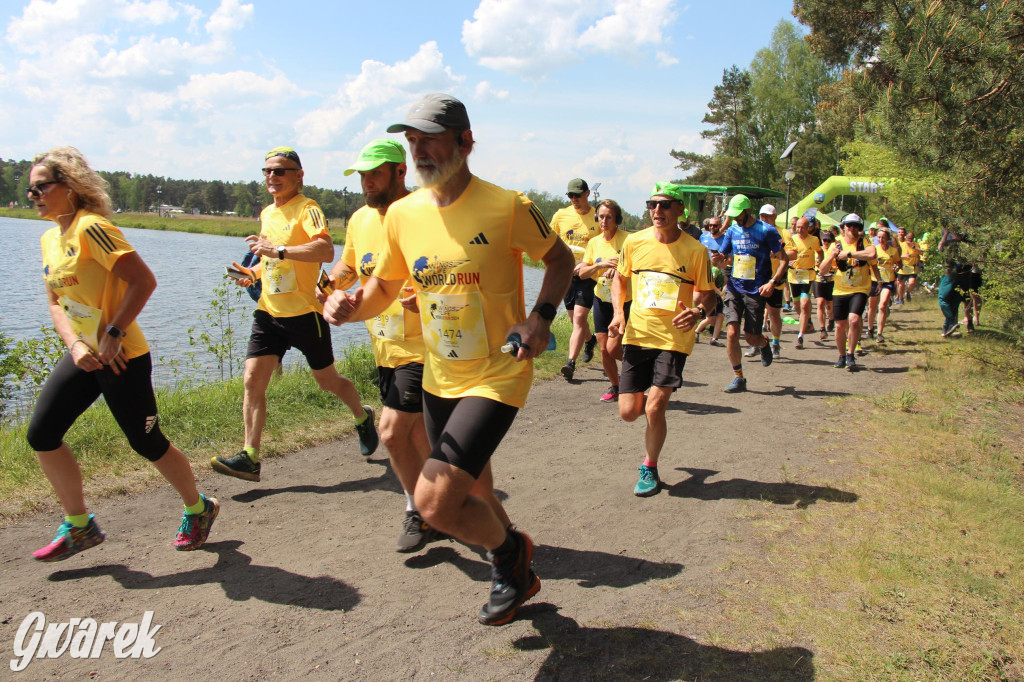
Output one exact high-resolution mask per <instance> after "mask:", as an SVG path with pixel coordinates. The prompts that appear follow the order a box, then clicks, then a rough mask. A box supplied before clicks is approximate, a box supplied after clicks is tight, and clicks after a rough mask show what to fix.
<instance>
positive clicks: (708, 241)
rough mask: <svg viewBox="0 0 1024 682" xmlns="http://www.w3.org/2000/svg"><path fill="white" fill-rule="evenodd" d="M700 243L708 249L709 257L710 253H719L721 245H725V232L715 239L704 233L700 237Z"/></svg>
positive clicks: (708, 233)
mask: <svg viewBox="0 0 1024 682" xmlns="http://www.w3.org/2000/svg"><path fill="white" fill-rule="evenodd" d="M700 243H701V244H703V245H704V246H706V247H708V255H709V256H710V255H711V252H712V251H718V252H721V251H722V244H724V243H725V232H722V234H720V235H718V236H717V237H712V236H711V233H710V232H704V233H702V234H701V235H700Z"/></svg>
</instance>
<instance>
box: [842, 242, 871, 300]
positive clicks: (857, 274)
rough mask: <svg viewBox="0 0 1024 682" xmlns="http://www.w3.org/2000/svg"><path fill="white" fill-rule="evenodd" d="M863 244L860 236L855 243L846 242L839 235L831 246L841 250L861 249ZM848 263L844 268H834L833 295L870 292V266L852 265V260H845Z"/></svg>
mask: <svg viewBox="0 0 1024 682" xmlns="http://www.w3.org/2000/svg"><path fill="white" fill-rule="evenodd" d="M864 246H865V242H864V238H863V237H861V238H860V239H859V240H857V243H856V244H847V243H846V239H845V238H844V237H840V238H839V239H838V241H836V243H835V245H833V246H832V249H833V250H837V247H839V248H841V249H842V250H843V251H861V250H862V249H863V248H864ZM847 262H848V263H849V264H850V265H847V266H846V270H839V269H838V268H837V269H836V278H835V283H836V284H835V288H834V289H833V290H832V295H833V296H848V295H849V294H870V293H871V267H870V266H868V265H858V266H853V262H854V261H852V260H848V261H847Z"/></svg>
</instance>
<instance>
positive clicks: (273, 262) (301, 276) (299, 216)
mask: <svg viewBox="0 0 1024 682" xmlns="http://www.w3.org/2000/svg"><path fill="white" fill-rule="evenodd" d="M260 225H262V229H261V230H260V235H261V236H262V237H264V238H265V239H267V240H269V241H270V242H271V243H272V244H273V245H274V246H302V245H303V244H308V243H310V242H311V241H313V240H314V239H317V238H318V235H325V236H327V238H328V239H330V233H329V232H328V231H327V219H326V218H324V213H323V211H321V210H320V207H319V206H318V205H317V203H316V202H315V201H313V200H312V199H307V198H306V197H304V196H302V195H301V194H299V195H296V196H295V197H293V198H292V199H291V201H289V202H288V203H287V204H285V205H284V206H282V207H280V208H278V207H276V206H275V205H274V204H271V205H270V206H267V207H266V208H265V209H263V212H262V213H260ZM319 275H320V263H303V262H301V261H296V260H289V259H288V258H287V255H286V257H285V259H284V260H278V259H277V258H273V257H271V258H262V259H260V278H261V279H262V280H263V293H262V294H261V295H260V301H259V303H258V304H257V306H256V307H257V308H259V309H260V310H263V311H265V312H267V313H269V314H270V315H272V316H274V317H295V316H297V315H305V314H306V313H313V312H316V313H319V312H320V311H322V310H323V306H322V305H320V302H319V301H317V300H316V293H315V291H316V280H317V278H318V277H319Z"/></svg>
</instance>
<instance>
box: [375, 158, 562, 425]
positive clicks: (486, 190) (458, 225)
mask: <svg viewBox="0 0 1024 682" xmlns="http://www.w3.org/2000/svg"><path fill="white" fill-rule="evenodd" d="M384 228H385V231H386V232H387V245H386V246H385V247H384V248H383V249H382V250H381V253H380V259H379V260H378V261H377V268H376V270H375V271H374V275H375V276H376V277H379V278H381V279H383V280H388V281H395V280H401V281H403V282H404V281H406V280H410V281H411V282H412V286H413V288H414V289H415V290H416V291H417V298H418V302H419V307H420V320H421V322H422V324H423V343H424V345H425V346H426V350H427V358H426V359H427V361H426V363H425V366H424V371H423V390H425V391H427V392H429V393H431V394H433V395H436V396H440V397H442V398H464V397H468V396H479V397H483V398H489V399H491V400H496V401H498V402H501V403H505V404H506V405H511V406H513V407H522V406H523V405H525V404H526V394H527V393H528V392H529V390H530V382H531V381H532V380H533V363H532V362H516V361H515V359H514V358H513V357H512V356H511V355H509V354H507V353H502V352H501V347H502V345H504V343H505V337H506V335H507V334H508V330H509V328H510V327H511V326H512V325H514V324H517V323H519V322H522V321H524V320H525V319H526V310H525V307H524V306H525V303H524V293H523V261H522V254H523V253H524V252H525V253H526V254H527V255H528V256H529V257H530V258H533V259H534V260H540V259H541V258H543V256H544V255H545V254H546V253H547V252H548V250H549V249H550V248H551V246H552V245H553V244H554V243H555V239H557V237H556V236H555V233H554V232H552V231H551V229H550V228H549V227H548V224H547V221H545V220H544V217H543V215H541V213H540V211H539V210H538V209H537V207H536V206H534V205H533V203H532V202H531V201H530V200H529V199H527V198H526V197H525V196H523V195H522V194H520V193H518V192H514V191H512V190H507V189H502V188H501V187H498V186H497V185H493V184H491V183H489V182H485V181H483V180H481V179H480V178H477V177H476V176H473V177H472V178H471V179H470V182H469V185H468V186H467V187H466V189H465V190H464V191H463V192H462V195H461V196H459V198H458V199H456V200H455V202H454V203H452V204H451V205H449V206H444V207H439V206H437V205H436V204H435V203H434V200H433V195H432V194H431V192H430V191H429V190H425V189H421V190H419V191H416V192H413V193H412V194H410V195H408V196H406V197H403V198H402V199H399V200H398V201H396V202H395V203H393V204H391V206H389V207H388V212H387V215H386V216H385V217H384Z"/></svg>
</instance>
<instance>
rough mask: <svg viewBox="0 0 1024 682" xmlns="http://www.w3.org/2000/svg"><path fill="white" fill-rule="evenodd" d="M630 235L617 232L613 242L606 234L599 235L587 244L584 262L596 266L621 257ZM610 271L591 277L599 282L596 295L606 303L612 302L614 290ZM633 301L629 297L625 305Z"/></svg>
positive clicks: (599, 272) (595, 289)
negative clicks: (624, 244)
mask: <svg viewBox="0 0 1024 682" xmlns="http://www.w3.org/2000/svg"><path fill="white" fill-rule="evenodd" d="M628 236H629V234H628V233H626V232H624V231H622V230H616V231H615V235H614V236H613V237H612V239H611V241H607V240H606V239H605V238H604V233H603V232H602V233H601V234H599V235H597V236H596V237H594V238H593V239H591V240H590V241H589V242H587V248H586V250H585V251H584V252H583V262H584V263H586V264H587V265H595V264H597V263H600V262H601V261H606V260H608V259H609V258H616V257H618V255H619V251H620V250H621V249H622V243H623V242H625V241H626V237H628ZM606 273H608V270H607V269H605V270H598V271H597V272H595V273H594V274H593V275H591V276H590V278H591V279H593V280H595V281H596V282H597V285H596V286H595V287H594V295H595V296H597V297H598V298H599V299H601V300H602V301H604V302H605V303H611V302H612V290H611V281H610V280H609V279H608V278H607V277H606ZM630 300H632V297H630V296H629V295H627V297H626V300H625V301H623V303H627V302H629V301H630Z"/></svg>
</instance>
